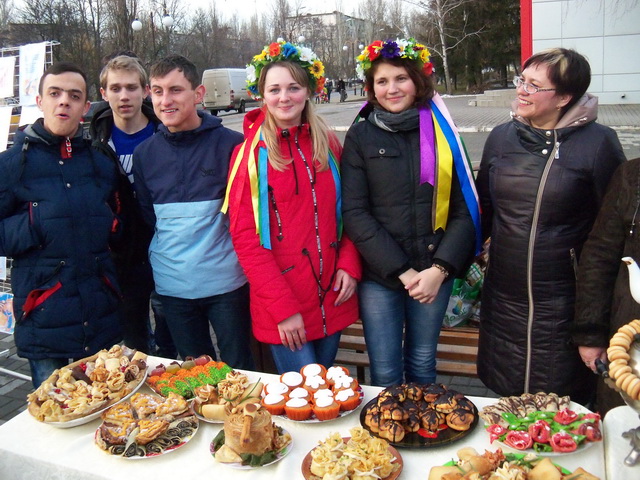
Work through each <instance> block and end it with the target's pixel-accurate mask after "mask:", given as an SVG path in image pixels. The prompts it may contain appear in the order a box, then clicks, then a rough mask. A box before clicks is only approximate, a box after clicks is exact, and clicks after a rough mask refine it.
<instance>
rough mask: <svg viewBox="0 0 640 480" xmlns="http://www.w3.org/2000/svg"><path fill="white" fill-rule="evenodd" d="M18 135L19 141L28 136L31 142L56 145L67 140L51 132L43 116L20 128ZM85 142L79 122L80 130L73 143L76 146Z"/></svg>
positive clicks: (73, 138)
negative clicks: (45, 126) (45, 124)
mask: <svg viewBox="0 0 640 480" xmlns="http://www.w3.org/2000/svg"><path fill="white" fill-rule="evenodd" d="M17 136H18V140H19V141H22V140H24V137H28V138H29V141H30V142H38V143H44V144H46V145H56V146H57V145H60V144H61V143H62V142H64V141H65V140H66V137H59V136H57V135H53V134H51V133H49V131H48V130H47V129H46V128H44V119H42V118H39V119H37V120H36V121H35V122H33V123H32V124H31V125H27V126H26V127H25V128H24V129H23V130H19V131H18V133H17ZM84 143H85V142H84V137H83V132H82V127H81V126H80V124H78V130H77V131H76V133H75V135H74V136H73V137H71V144H72V145H73V146H74V148H75V147H76V146H80V145H83V144H84Z"/></svg>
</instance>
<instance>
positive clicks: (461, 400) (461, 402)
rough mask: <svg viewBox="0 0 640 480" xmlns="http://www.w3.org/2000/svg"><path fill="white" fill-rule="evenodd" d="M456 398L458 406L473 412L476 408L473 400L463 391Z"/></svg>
mask: <svg viewBox="0 0 640 480" xmlns="http://www.w3.org/2000/svg"><path fill="white" fill-rule="evenodd" d="M455 399H456V402H457V405H456V408H462V409H463V410H466V411H468V412H473V411H474V410H475V406H474V405H473V403H472V402H471V400H469V399H468V398H467V397H465V396H464V395H462V394H461V393H459V394H458V395H456V396H455Z"/></svg>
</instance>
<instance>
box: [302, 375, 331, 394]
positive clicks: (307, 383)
mask: <svg viewBox="0 0 640 480" xmlns="http://www.w3.org/2000/svg"><path fill="white" fill-rule="evenodd" d="M303 387H304V388H306V389H307V390H309V393H311V394H313V393H315V392H317V391H318V390H321V389H323V388H329V385H327V382H326V381H325V379H324V378H322V377H321V376H320V375H313V376H311V377H307V378H305V379H304V385H303Z"/></svg>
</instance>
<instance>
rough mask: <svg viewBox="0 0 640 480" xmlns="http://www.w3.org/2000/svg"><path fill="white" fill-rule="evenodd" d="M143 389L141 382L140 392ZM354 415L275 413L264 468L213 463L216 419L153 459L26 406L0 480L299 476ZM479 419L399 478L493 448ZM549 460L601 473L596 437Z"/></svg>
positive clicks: (4, 437)
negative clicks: (101, 443)
mask: <svg viewBox="0 0 640 480" xmlns="http://www.w3.org/2000/svg"><path fill="white" fill-rule="evenodd" d="M249 373H250V377H251V379H252V380H256V379H257V377H260V378H261V380H262V381H263V382H269V381H273V380H275V379H276V377H275V376H273V375H268V374H263V373H255V372H249ZM147 388H148V387H146V386H144V387H143V388H142V389H141V391H146V390H147ZM363 391H364V401H363V405H364V404H366V402H368V401H369V400H371V399H373V398H374V397H375V396H376V395H377V394H378V392H379V391H380V388H377V387H369V386H363ZM463 393H464V392H463ZM469 399H470V400H471V401H472V402H474V403H475V405H476V406H477V407H478V409H481V408H482V407H483V406H485V405H488V404H491V403H495V399H491V398H483V397H471V396H470V397H469ZM359 413H360V409H358V410H356V411H355V412H354V413H352V414H350V415H347V416H344V417H342V418H339V419H336V420H334V421H330V422H324V423H298V422H293V421H290V420H287V419H278V418H276V420H275V421H276V423H277V424H279V425H281V426H282V427H283V428H285V429H286V430H288V431H289V432H290V433H291V435H292V437H293V446H292V449H291V452H290V453H289V455H287V456H286V457H284V458H283V459H282V460H281V461H279V462H277V463H275V464H273V465H270V466H268V467H263V468H257V469H253V470H238V469H233V468H231V467H229V466H228V465H223V464H220V463H218V462H217V461H216V460H215V459H214V458H213V457H212V456H211V454H210V453H209V444H210V443H211V440H212V439H213V438H214V437H215V436H216V434H217V433H218V432H219V430H220V429H221V428H222V425H217V424H210V423H205V422H200V428H199V429H198V432H197V433H196V435H195V436H194V437H193V438H192V439H191V441H190V442H189V443H187V444H186V445H184V446H183V447H181V448H179V449H177V450H174V451H172V452H170V453H168V454H166V455H162V456H159V457H153V458H148V459H138V460H127V459H124V458H120V457H114V456H110V455H108V454H106V453H105V452H103V451H102V450H100V448H98V447H97V446H96V445H95V444H94V434H95V431H96V429H97V428H98V426H99V425H100V420H95V421H93V422H91V423H88V424H86V425H81V426H78V427H74V428H70V429H59V428H55V427H52V426H49V425H46V424H43V423H40V422H38V421H36V420H35V419H34V418H33V417H31V415H30V414H29V413H28V412H23V413H21V414H20V415H18V416H16V417H15V418H13V419H12V420H10V421H9V422H7V423H5V424H4V425H2V426H0V479H3V480H18V479H23V478H24V479H29V480H31V479H39V480H45V479H61V480H76V479H87V480H95V479H116V478H118V479H125V478H135V479H137V480H143V479H149V480H163V479H168V480H196V479H198V480H200V479H216V478H234V479H235V478H251V479H256V480H258V479H303V478H304V477H303V476H302V473H301V468H300V467H301V463H302V459H303V458H304V456H305V455H306V454H307V453H308V452H309V451H310V450H311V449H312V448H314V447H315V446H316V445H317V443H318V442H319V441H321V440H323V439H325V438H326V437H327V436H328V435H329V433H331V432H335V431H337V432H339V433H340V434H341V435H342V436H349V429H350V428H351V427H354V426H357V425H359V424H360V421H359V418H360V416H359ZM481 423H482V422H480V423H479V425H478V426H477V427H476V429H475V431H473V432H472V433H471V434H470V435H469V436H467V437H466V438H465V439H464V440H462V441H460V442H458V443H455V444H453V445H450V446H442V447H438V448H430V449H399V452H400V454H401V456H402V459H403V461H404V470H403V473H402V475H401V478H404V479H426V478H427V476H428V473H429V469H430V467H432V466H434V465H442V464H443V463H446V462H447V461H449V460H451V459H452V458H456V451H457V450H458V449H459V448H461V447H463V446H472V447H474V448H475V449H476V450H477V451H478V452H480V453H482V452H483V451H484V449H491V450H495V449H496V448H497V445H491V444H489V436H488V435H487V433H486V432H485V431H484V429H483V428H482V427H481ZM618 435H619V434H618ZM554 461H556V463H559V464H560V465H562V466H563V467H565V468H568V469H569V470H572V471H573V470H574V469H575V468H577V467H580V466H581V467H583V468H585V469H586V470H587V471H589V472H591V473H593V474H594V475H597V476H599V477H600V478H601V479H604V478H605V464H604V445H603V444H602V442H599V443H596V444H594V445H593V446H591V447H590V448H587V449H586V450H583V451H580V452H576V453H573V454H569V455H564V456H562V457H556V458H554ZM609 478H610V479H611V480H613V479H615V480H618V479H620V478H622V477H619V476H618V475H614V476H610V477H609ZM627 478H631V477H627ZM634 478H636V479H637V478H638V477H637V476H636V477H634Z"/></svg>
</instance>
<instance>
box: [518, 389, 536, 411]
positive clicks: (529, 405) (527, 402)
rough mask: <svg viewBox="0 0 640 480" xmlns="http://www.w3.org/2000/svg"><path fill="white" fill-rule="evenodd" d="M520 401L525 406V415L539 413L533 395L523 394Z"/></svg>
mask: <svg viewBox="0 0 640 480" xmlns="http://www.w3.org/2000/svg"><path fill="white" fill-rule="evenodd" d="M520 401H521V402H522V405H524V410H525V415H529V414H530V413H533V412H536V411H538V407H537V406H536V401H535V398H534V395H533V394H532V393H523V394H522V395H520Z"/></svg>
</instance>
